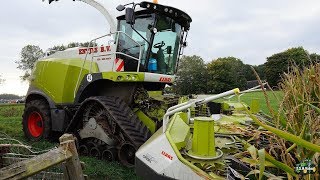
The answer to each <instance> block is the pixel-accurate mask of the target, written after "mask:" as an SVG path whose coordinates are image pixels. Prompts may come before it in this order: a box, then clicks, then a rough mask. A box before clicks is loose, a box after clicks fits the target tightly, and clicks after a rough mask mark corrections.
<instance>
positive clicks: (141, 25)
mask: <svg viewBox="0 0 320 180" xmlns="http://www.w3.org/2000/svg"><path fill="white" fill-rule="evenodd" d="M153 24H154V17H153V16H152V15H141V16H137V17H136V20H135V24H134V29H135V30H136V31H134V30H133V29H132V28H131V26H130V25H129V24H127V23H126V21H125V20H121V21H120V27H119V31H122V32H124V33H126V34H127V35H128V36H129V37H131V38H132V39H131V38H129V37H128V36H125V35H124V34H121V33H120V37H119V43H118V51H120V52H123V53H125V54H128V55H130V56H133V57H135V58H139V53H140V47H139V46H137V43H139V44H140V45H141V46H142V52H141V64H142V65H144V64H145V62H146V59H147V57H146V56H147V50H148V48H149V44H148V42H147V41H146V40H148V41H149V40H150V38H151V32H150V30H149V29H150V28H151V27H153ZM137 32H138V33H139V34H138V33H137ZM141 36H142V37H143V38H142V37H141ZM145 39H146V40H145ZM133 40H134V41H136V42H137V43H136V42H134V41H133Z"/></svg>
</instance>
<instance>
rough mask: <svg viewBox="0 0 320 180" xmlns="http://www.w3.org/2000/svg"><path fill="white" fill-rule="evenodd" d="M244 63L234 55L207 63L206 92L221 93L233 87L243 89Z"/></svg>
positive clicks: (244, 81) (244, 83)
mask: <svg viewBox="0 0 320 180" xmlns="http://www.w3.org/2000/svg"><path fill="white" fill-rule="evenodd" d="M244 69H245V65H244V64H243V63H242V61H241V60H240V59H237V58H235V57H226V58H218V59H216V60H213V61H211V62H210V63H209V64H208V65H207V70H208V74H209V75H208V82H207V86H208V87H207V88H208V93H213V94H216V93H221V92H224V91H227V90H230V89H233V88H235V87H238V88H240V89H245V87H246V78H245V75H244V74H243V72H244Z"/></svg>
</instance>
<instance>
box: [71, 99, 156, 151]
mask: <svg viewBox="0 0 320 180" xmlns="http://www.w3.org/2000/svg"><path fill="white" fill-rule="evenodd" d="M94 102H95V103H99V104H100V105H102V106H103V107H104V108H105V110H106V113H107V115H108V117H109V118H112V119H113V121H114V122H116V123H117V125H118V126H119V127H120V129H121V131H122V134H123V135H124V136H125V139H123V138H121V139H122V140H123V141H129V142H130V143H132V144H133V145H134V146H135V148H136V149H138V148H139V147H140V146H141V145H142V144H143V143H144V142H145V141H146V140H148V139H149V137H150V136H151V133H150V131H149V129H148V128H147V127H146V126H145V125H144V124H143V123H142V121H140V120H139V119H138V117H137V116H136V115H135V114H134V112H133V111H132V110H131V109H130V107H129V106H128V105H127V104H126V103H125V102H124V101H123V100H122V99H121V98H119V97H112V96H95V97H90V98H87V99H86V100H85V101H84V102H83V103H82V104H81V106H80V108H79V109H78V111H77V112H76V114H75V116H74V117H73V119H72V121H71V123H70V125H69V127H68V128H67V131H70V130H72V129H73V130H74V128H75V125H76V124H77V122H76V121H77V120H79V119H81V118H80V117H82V114H83V111H84V107H85V106H86V105H87V103H94ZM78 123H79V122H78Z"/></svg>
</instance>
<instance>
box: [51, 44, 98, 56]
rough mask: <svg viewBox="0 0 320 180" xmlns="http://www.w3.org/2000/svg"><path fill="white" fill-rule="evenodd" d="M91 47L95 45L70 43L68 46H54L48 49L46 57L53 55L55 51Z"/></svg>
mask: <svg viewBox="0 0 320 180" xmlns="http://www.w3.org/2000/svg"><path fill="white" fill-rule="evenodd" d="M88 46H89V47H91V46H97V44H96V43H95V44H94V43H90V42H84V43H79V42H71V43H69V44H68V45H66V46H65V45H63V44H61V45H55V46H53V47H52V48H49V49H48V52H47V55H51V54H53V53H55V52H56V51H64V50H66V49H68V48H74V47H88Z"/></svg>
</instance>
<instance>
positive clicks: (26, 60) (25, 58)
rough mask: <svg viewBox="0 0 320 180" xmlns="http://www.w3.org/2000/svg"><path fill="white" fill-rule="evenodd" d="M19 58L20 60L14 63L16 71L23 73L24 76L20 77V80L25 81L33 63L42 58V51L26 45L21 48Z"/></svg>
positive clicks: (36, 47)
mask: <svg viewBox="0 0 320 180" xmlns="http://www.w3.org/2000/svg"><path fill="white" fill-rule="evenodd" d="M20 56H21V58H20V60H19V61H15V63H17V64H18V67H17V68H18V69H21V70H23V71H24V75H23V76H21V79H22V80H24V81H25V80H27V79H28V78H29V76H30V73H31V70H32V69H33V66H34V64H35V62H36V61H37V60H38V59H39V58H41V57H42V56H43V51H42V49H41V48H40V47H39V46H35V45H26V46H25V47H23V48H22V50H21V52H20Z"/></svg>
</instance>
